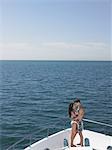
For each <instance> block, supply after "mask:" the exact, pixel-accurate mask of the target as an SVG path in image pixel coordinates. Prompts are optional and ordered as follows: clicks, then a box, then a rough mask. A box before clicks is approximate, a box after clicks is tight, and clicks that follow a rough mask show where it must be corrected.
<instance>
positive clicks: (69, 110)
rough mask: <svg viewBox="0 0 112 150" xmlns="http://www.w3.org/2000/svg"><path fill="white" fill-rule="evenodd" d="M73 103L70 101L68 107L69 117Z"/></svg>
mask: <svg viewBox="0 0 112 150" xmlns="http://www.w3.org/2000/svg"><path fill="white" fill-rule="evenodd" d="M73 104H74V102H71V103H70V104H69V107H68V115H69V117H70V118H71V111H72V110H73Z"/></svg>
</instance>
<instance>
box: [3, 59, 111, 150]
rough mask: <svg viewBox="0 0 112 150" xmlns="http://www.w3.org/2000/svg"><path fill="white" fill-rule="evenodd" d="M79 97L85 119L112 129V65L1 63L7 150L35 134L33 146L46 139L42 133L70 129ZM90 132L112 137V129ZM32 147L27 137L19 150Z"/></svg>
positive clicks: (94, 125)
mask: <svg viewBox="0 0 112 150" xmlns="http://www.w3.org/2000/svg"><path fill="white" fill-rule="evenodd" d="M76 97H78V98H80V99H81V102H82V104H83V105H84V107H85V111H86V114H85V118H88V119H92V120H96V121H100V122H104V123H109V124H112V62H91V61H0V105H1V107H0V108H1V109H0V111H1V121H0V126H1V133H0V134H1V136H0V138H1V139H0V141H1V144H0V145H1V150H6V149H7V148H8V147H9V146H10V145H12V144H13V143H15V142H17V141H18V140H20V139H21V138H23V137H24V136H28V135H31V134H34V136H32V140H31V142H34V141H36V140H38V139H39V138H42V137H44V136H46V135H45V134H46V132H45V131H40V130H41V129H45V128H48V127H49V132H50V134H51V133H52V132H54V131H57V130H60V129H62V128H63V127H64V124H65V127H70V124H69V118H68V113H67V110H68V105H69V103H70V102H71V99H72V98H76ZM67 122H68V123H67ZM85 126H86V127H87V128H89V129H91V130H95V131H98V132H102V133H106V134H110V135H112V129H109V128H107V127H103V126H98V125H96V124H91V123H89V124H87V123H85ZM39 131H40V133H38V132H39ZM47 134H48V133H47ZM28 144H29V137H26V138H25V140H24V143H21V144H19V145H18V146H17V147H16V148H15V149H22V148H24V147H26V145H28Z"/></svg>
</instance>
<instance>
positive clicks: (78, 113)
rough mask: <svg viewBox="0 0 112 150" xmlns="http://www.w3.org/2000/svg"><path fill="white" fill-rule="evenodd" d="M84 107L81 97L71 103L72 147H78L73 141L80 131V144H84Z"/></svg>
mask: <svg viewBox="0 0 112 150" xmlns="http://www.w3.org/2000/svg"><path fill="white" fill-rule="evenodd" d="M84 112H85V111H84V108H83V106H82V104H81V102H80V100H79V99H76V100H74V101H73V102H71V103H70V104H69V109H68V113H69V117H70V119H71V127H72V130H71V143H70V146H71V147H76V145H74V143H73V141H74V138H75V136H76V134H77V133H79V136H80V143H79V145H81V146H83V134H82V128H83V122H82V119H83V117H84Z"/></svg>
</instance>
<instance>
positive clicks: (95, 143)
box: [25, 128, 112, 150]
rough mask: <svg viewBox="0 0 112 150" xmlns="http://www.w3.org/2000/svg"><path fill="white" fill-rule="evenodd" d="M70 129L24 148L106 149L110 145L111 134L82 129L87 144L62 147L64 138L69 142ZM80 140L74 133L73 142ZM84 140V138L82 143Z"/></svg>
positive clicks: (28, 149)
mask: <svg viewBox="0 0 112 150" xmlns="http://www.w3.org/2000/svg"><path fill="white" fill-rule="evenodd" d="M70 134H71V129H70V128H69V129H66V130H63V131H60V132H58V133H56V134H53V135H51V136H48V137H46V138H44V139H42V140H40V141H38V142H36V143H34V144H32V145H31V146H29V147H27V148H25V150H92V149H95V150H107V147H109V146H112V136H107V135H104V134H101V133H97V132H93V131H89V130H83V136H84V139H87V140H88V142H89V146H84V147H76V148H75V147H72V148H71V147H64V146H65V144H64V140H65V139H66V141H67V142H68V144H70ZM79 142H80V138H79V135H78V134H77V135H76V138H75V139H74V144H77V143H79ZM85 142H86V141H85V140H84V145H85V144H86V143H85Z"/></svg>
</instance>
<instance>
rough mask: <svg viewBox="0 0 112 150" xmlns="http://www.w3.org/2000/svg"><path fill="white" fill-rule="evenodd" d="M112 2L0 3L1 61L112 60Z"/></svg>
mask: <svg viewBox="0 0 112 150" xmlns="http://www.w3.org/2000/svg"><path fill="white" fill-rule="evenodd" d="M111 8H112V3H111V0H0V59H5V60H7V59H8V60H10V59H30V60H41V59H42V60H44V59H45V60H112V53H111V29H110V28H111V25H110V24H111Z"/></svg>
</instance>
